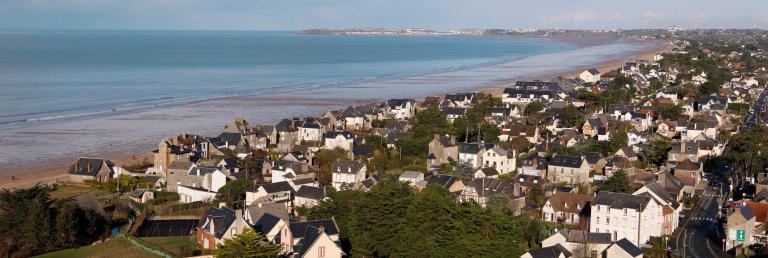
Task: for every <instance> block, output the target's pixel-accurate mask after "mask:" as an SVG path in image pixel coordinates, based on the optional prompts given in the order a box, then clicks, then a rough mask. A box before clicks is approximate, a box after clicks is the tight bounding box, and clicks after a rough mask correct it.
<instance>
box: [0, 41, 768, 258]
mask: <svg viewBox="0 0 768 258" xmlns="http://www.w3.org/2000/svg"><path fill="white" fill-rule="evenodd" d="M661 31H662V32H658V33H656V32H654V33H648V32H642V33H645V34H643V35H642V36H638V35H641V33H640V32H627V35H625V36H626V37H645V38H653V39H656V40H664V42H665V44H666V45H667V46H668V47H667V48H666V49H668V51H664V52H663V53H658V54H656V55H653V56H651V57H650V58H648V59H635V60H631V61H628V62H626V63H624V64H623V65H621V66H620V67H616V68H615V69H604V68H588V69H584V70H583V71H581V72H579V73H577V74H576V75H575V76H571V77H562V76H560V77H555V78H551V79H548V80H517V81H514V82H511V83H509V84H508V85H504V87H503V89H501V90H499V91H494V92H482V91H476V92H472V91H470V92H457V93H451V94H446V95H441V96H429V97H426V98H424V99H414V98H409V96H407V92H404V93H403V96H402V97H403V98H399V99H389V100H387V101H384V102H381V103H370V104H366V105H355V106H349V107H346V108H343V109H333V110H317V114H316V115H315V116H294V117H286V118H285V119H282V120H280V121H279V122H277V123H254V122H251V120H258V118H244V117H232V122H231V123H229V124H226V125H222V126H223V127H222V129H221V132H220V133H219V134H218V135H198V134H196V133H195V132H193V131H189V132H187V131H180V132H179V133H178V135H175V136H171V137H167V138H158V141H157V144H156V146H155V148H153V149H148V150H147V152H150V151H151V152H152V154H151V155H149V156H150V157H151V159H150V158H148V159H135V160H131V161H130V162H122V163H117V162H113V161H111V160H109V159H108V158H107V157H99V156H90V157H80V158H78V159H76V160H73V161H72V163H71V165H70V166H69V167H68V169H67V179H66V180H64V181H59V182H57V183H55V184H50V185H36V186H34V187H31V188H26V189H12V190H5V191H4V192H3V193H2V198H0V214H6V215H9V214H13V215H14V216H8V218H9V219H8V220H5V221H4V222H0V234H5V236H14V239H17V240H18V241H17V242H14V241H7V240H8V239H11V238H6V240H4V241H3V244H2V246H0V254H2V256H4V257H26V256H32V255H40V254H44V253H48V252H51V253H48V254H45V255H48V256H47V257H64V256H65V255H74V256H75V257H76V256H78V254H76V253H74V252H79V251H80V250H78V249H76V248H77V247H80V246H88V245H90V246H89V248H91V249H90V251H92V250H95V249H97V248H99V246H102V245H115V246H116V247H111V248H103V251H102V253H101V254H102V255H105V256H114V255H116V256H125V257H156V256H161V257H188V256H209V255H212V256H217V257H242V256H245V255H246V253H247V254H248V255H253V254H258V255H263V256H262V257H269V256H273V257H274V256H279V257H523V258H539V257H689V256H690V257H731V256H739V255H744V256H751V255H765V254H768V249H766V244H768V235H766V232H767V231H768V173H766V166H767V165H768V145H766V146H764V144H763V143H764V142H765V139H768V127H766V123H767V122H766V121H767V120H766V119H768V107H767V106H766V102H768V93H767V91H764V89H765V87H766V86H768V84H767V82H768V33H765V32H764V31H760V30H689V31H677V30H674V31H673V30H661ZM633 33H635V34H633ZM658 34H661V35H663V36H659V35H658ZM21 204H23V205H21ZM44 205H48V206H44ZM11 206H13V208H11ZM52 210H54V211H52ZM62 216H66V217H62ZM29 218H32V219H34V220H30V219H29ZM56 221H68V222H67V223H64V222H61V223H58V224H56V225H55V226H51V225H50V223H53V222H56ZM73 221H74V222H73ZM62 223H64V225H62ZM72 223H81V224H72ZM59 225H62V226H59ZM84 225H87V226H84ZM68 226H70V227H71V228H68ZM46 227H48V228H50V229H46V230H36V229H43V228H46ZM72 228H87V230H85V231H83V230H74V231H73V230H72ZM30 231H35V232H36V233H34V234H32V233H29V232H30ZM75 231H76V232H75ZM73 232H74V233H73ZM94 242H95V243H96V244H92V243H94ZM254 243H255V244H254ZM125 246H138V248H128V247H125ZM254 246H255V247H254ZM244 247H245V248H244ZM81 248H82V247H81ZM121 248H122V249H121ZM61 249H63V250H61ZM73 250H74V251H73ZM121 250H127V251H121ZM62 252H72V253H71V254H67V253H62ZM111 252H115V253H111ZM121 252H123V253H121ZM124 252H128V253H124ZM45 255H44V256H45ZM81 255H82V253H81Z"/></svg>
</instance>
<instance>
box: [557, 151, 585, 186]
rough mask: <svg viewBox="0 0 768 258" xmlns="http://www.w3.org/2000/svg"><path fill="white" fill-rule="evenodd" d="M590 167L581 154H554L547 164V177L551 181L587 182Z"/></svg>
mask: <svg viewBox="0 0 768 258" xmlns="http://www.w3.org/2000/svg"><path fill="white" fill-rule="evenodd" d="M590 170H592V168H591V167H590V166H589V163H587V161H586V160H585V159H584V158H582V157H581V156H567V155H556V156H555V157H554V158H552V160H550V161H549V165H548V166H547V179H549V181H551V182H557V183H568V184H583V183H587V182H589V171H590Z"/></svg>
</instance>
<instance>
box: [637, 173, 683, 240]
mask: <svg viewBox="0 0 768 258" xmlns="http://www.w3.org/2000/svg"><path fill="white" fill-rule="evenodd" d="M632 194H633V195H640V194H647V195H649V196H651V197H653V199H654V200H655V201H656V202H657V203H659V204H660V205H662V214H663V216H664V218H663V222H662V225H661V233H662V234H665V235H671V234H672V233H673V232H674V231H675V229H677V226H678V223H679V217H680V213H681V212H682V209H683V206H682V205H680V203H679V202H678V201H677V197H676V196H675V195H673V193H670V192H669V190H667V189H665V188H664V186H662V185H661V184H659V183H658V182H651V183H648V184H645V185H644V186H643V187H641V188H640V189H638V190H637V191H635V192H634V193H632Z"/></svg>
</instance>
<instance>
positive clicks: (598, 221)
mask: <svg viewBox="0 0 768 258" xmlns="http://www.w3.org/2000/svg"><path fill="white" fill-rule="evenodd" d="M598 223H600V217H595V224H598ZM598 232H600V231H598Z"/></svg>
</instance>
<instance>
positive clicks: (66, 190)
mask: <svg viewBox="0 0 768 258" xmlns="http://www.w3.org/2000/svg"><path fill="white" fill-rule="evenodd" d="M95 190H96V189H93V188H90V187H85V186H75V185H57V186H56V191H53V192H51V198H52V199H69V198H73V197H77V196H80V195H83V194H86V193H89V192H93V191H95Z"/></svg>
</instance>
